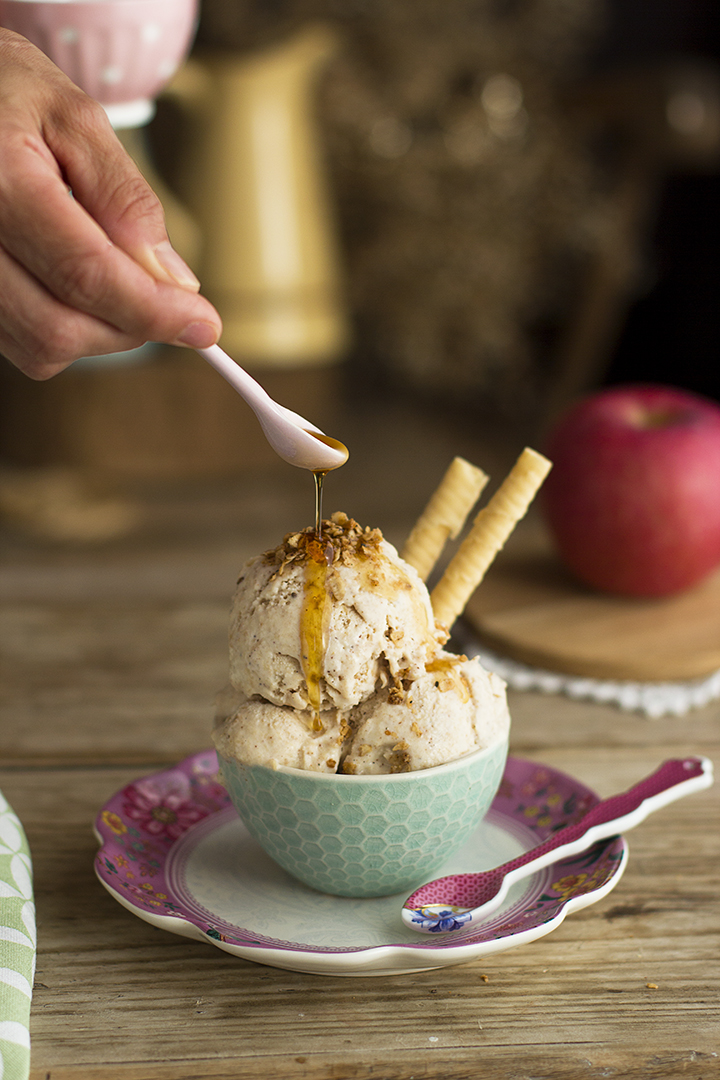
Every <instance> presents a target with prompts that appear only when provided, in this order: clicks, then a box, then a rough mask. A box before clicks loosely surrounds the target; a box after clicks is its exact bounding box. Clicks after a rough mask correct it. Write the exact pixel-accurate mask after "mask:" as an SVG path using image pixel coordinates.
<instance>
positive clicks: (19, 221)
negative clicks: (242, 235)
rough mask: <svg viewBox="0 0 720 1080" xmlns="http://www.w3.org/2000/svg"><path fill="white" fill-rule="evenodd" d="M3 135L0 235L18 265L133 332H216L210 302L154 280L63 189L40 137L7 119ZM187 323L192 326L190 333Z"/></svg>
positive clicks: (203, 336) (158, 336) (193, 338)
mask: <svg viewBox="0 0 720 1080" xmlns="http://www.w3.org/2000/svg"><path fill="white" fill-rule="evenodd" d="M87 101H88V102H89V101H90V99H87ZM90 106H91V108H90V109H87V108H86V110H85V115H87V112H88V111H90V112H92V111H93V109H94V103H92V102H90ZM76 112H78V113H79V114H82V110H76ZM80 130H81V131H82V130H83V129H82V127H81V128H80ZM2 135H3V144H4V147H3V162H2V176H1V177H0V239H1V240H2V244H3V247H4V248H5V249H6V251H7V252H8V253H9V254H10V255H11V256H12V257H13V258H14V259H15V260H16V261H17V262H18V263H20V265H22V266H24V267H25V268H26V269H27V270H28V271H29V272H30V273H31V274H32V275H33V276H34V277H36V278H37V279H38V280H39V281H40V282H41V283H42V284H43V285H45V287H46V288H47V289H48V291H49V292H50V293H51V294H52V295H53V296H55V297H56V298H57V299H58V300H60V301H62V302H63V303H64V304H66V305H68V306H69V307H73V308H77V309H78V310H80V311H82V312H85V313H86V314H88V315H93V316H94V317H95V318H97V319H100V320H102V321H105V322H107V323H109V324H110V325H111V326H114V327H115V328H116V329H118V330H121V331H123V332H124V333H126V334H129V335H131V336H137V335H141V336H143V337H144V338H145V339H147V340H154V341H178V340H179V341H182V342H185V343H187V344H190V345H196V346H206V345H209V344H213V343H214V341H216V340H217V337H218V336H219V332H220V318H219V316H218V314H217V312H216V311H215V309H214V308H213V307H212V305H211V304H210V303H209V302H208V301H207V300H205V299H204V298H203V297H201V296H199V295H197V294H195V293H194V292H191V291H189V290H188V289H187V288H181V287H178V286H177V285H176V284H172V285H170V284H166V283H165V282H162V281H158V280H157V279H156V278H154V277H152V276H151V275H150V274H148V272H147V271H146V270H145V269H144V268H143V267H141V266H140V265H139V264H138V263H137V262H136V261H135V260H134V259H133V258H131V257H130V256H129V255H128V254H127V253H126V252H125V251H123V250H122V249H121V248H119V247H117V246H116V245H115V244H114V243H113V242H112V240H111V239H110V237H109V236H108V235H107V234H106V232H105V231H104V230H103V229H102V228H101V227H100V225H99V224H98V223H97V222H96V221H95V220H94V219H93V218H92V216H91V215H90V214H89V213H88V212H87V210H86V209H85V208H84V207H83V206H82V205H81V204H80V203H79V202H78V201H77V200H76V199H74V198H71V197H70V196H69V194H68V190H67V186H66V184H65V182H64V180H63V178H62V176H61V175H60V173H59V169H58V167H57V165H56V164H55V162H54V161H52V160H50V159H49V155H48V150H47V146H46V145H45V144H44V143H42V142H41V140H40V139H39V138H38V137H33V136H32V135H28V133H27V131H26V130H23V129H22V127H20V126H19V125H18V124H17V123H16V124H15V125H9V124H8V123H7V122H5V125H4V129H3V132H2ZM131 183H132V181H126V186H127V188H128V202H131V201H132V199H133V198H134V196H133V194H132V193H131V191H130V184H131ZM143 197H144V196H143ZM189 326H192V327H193V328H194V330H193V332H192V333H191V334H190V338H189V339H188V335H187V334H186V333H185V330H186V328H187V327H189ZM203 327H204V330H202V329H200V328H203Z"/></svg>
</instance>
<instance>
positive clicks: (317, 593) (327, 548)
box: [264, 513, 382, 731]
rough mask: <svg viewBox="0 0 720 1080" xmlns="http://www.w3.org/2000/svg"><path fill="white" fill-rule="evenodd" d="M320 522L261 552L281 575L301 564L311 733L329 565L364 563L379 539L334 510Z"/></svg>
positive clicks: (317, 725)
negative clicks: (302, 566) (329, 516)
mask: <svg viewBox="0 0 720 1080" xmlns="http://www.w3.org/2000/svg"><path fill="white" fill-rule="evenodd" d="M321 524H322V529H321V531H319V530H316V529H314V528H312V527H308V528H307V529H304V530H303V531H302V532H299V533H288V535H287V536H286V537H285V538H284V540H283V542H282V544H281V545H280V546H279V547H277V548H274V549H273V550H272V551H266V552H265V555H264V558H265V559H266V560H267V561H268V562H270V563H272V564H274V565H276V566H277V570H276V571H275V574H277V575H281V574H282V573H283V571H284V569H285V567H286V566H288V565H290V564H291V563H294V562H297V561H302V562H303V563H304V564H305V596H304V603H303V606H302V611H301V615H300V655H301V658H302V670H303V675H304V676H305V683H306V685H307V694H308V704H309V705H310V708H311V710H312V713H313V720H312V730H313V731H322V730H323V726H322V721H321V719H320V706H321V702H322V679H323V675H324V666H325V650H326V646H327V633H328V626H329V622H330V615H331V610H332V604H331V598H330V596H329V592H328V572H329V570H330V568H331V567H332V566H333V564H334V563H341V564H345V565H348V564H350V563H351V562H356V561H357V560H358V559H360V560H362V561H367V563H368V565H369V563H370V562H371V557H372V555H373V554H375V553H376V552H377V551H378V549H379V545H380V544H381V543H382V533H381V532H380V530H379V529H371V528H369V527H365V528H363V527H362V525H358V523H357V522H356V521H353V520H352V518H349V517H348V516H347V514H343V513H336V514H333V516H332V518H330V519H329V520H328V519H325V520H324V521H322V523H321ZM368 572H369V570H368ZM273 576H274V575H273Z"/></svg>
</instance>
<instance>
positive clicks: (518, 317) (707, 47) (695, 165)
mask: <svg viewBox="0 0 720 1080" xmlns="http://www.w3.org/2000/svg"><path fill="white" fill-rule="evenodd" d="M719 36H720V35H719V14H718V7H717V4H715V3H714V2H712V0H693V3H687V2H685V0H662V2H661V0H658V2H656V3H654V4H653V5H647V4H645V3H643V2H642V0H454V2H453V3H452V4H447V3H445V2H443V0H413V2H410V0H342V2H340V0H263V2H260V0H202V5H201V8H200V12H199V26H198V33H197V38H196V40H195V44H194V47H193V50H192V55H191V56H190V59H189V61H188V62H187V63H186V64H184V65H183V66H182V67H181V69H180V70H179V72H178V73H177V75H176V76H175V78H174V79H173V80H172V82H171V83H170V84H169V86H168V87H167V89H166V90H165V91H164V92H163V93H162V94H161V96H160V97H159V99H158V101H157V111H156V113H155V115H154V117H153V118H152V120H150V122H149V123H147V124H144V125H141V126H138V127H134V128H127V129H123V128H122V127H120V129H119V130H118V134H119V135H120V137H121V138H122V139H123V141H124V142H125V144H126V146H127V147H128V149H129V150H130V152H131V153H133V155H134V156H135V157H136V160H138V163H139V164H140V165H141V167H142V168H143V170H144V171H145V172H146V175H148V178H149V179H150V180H151V182H152V183H153V184H155V186H156V188H157V190H158V191H159V193H160V194H161V196H162V198H163V201H164V203H165V206H166V211H167V215H168V223H169V229H170V232H171V237H172V239H173V241H174V243H175V244H176V246H177V247H178V249H179V250H180V251H181V253H182V254H183V255H184V256H185V257H186V258H187V260H188V261H189V262H190V264H191V265H192V266H193V268H194V269H195V271H196V273H197V274H198V276H199V277H200V279H201V281H202V282H203V291H204V292H205V293H206V294H207V295H208V296H209V298H210V299H211V300H212V301H213V302H214V303H215V304H216V305H217V306H218V308H219V310H220V312H221V314H222V315H223V319H224V323H225V336H224V337H223V339H222V342H221V344H222V345H223V346H224V347H225V348H226V350H227V351H228V352H230V354H231V355H232V356H233V357H234V358H235V359H236V360H237V361H238V362H240V363H242V364H243V365H244V366H246V367H247V368H248V369H249V370H250V371H251V372H252V373H253V374H254V375H255V376H256V377H257V378H258V379H259V380H260V381H261V382H262V383H263V384H264V385H265V386H266V388H267V389H268V391H269V392H270V393H271V394H273V395H274V396H276V397H277V399H278V400H279V401H281V402H282V403H283V404H285V405H287V406H288V407H290V408H293V409H295V410H296V411H298V412H300V413H302V414H303V415H305V416H307V417H308V419H310V420H312V421H313V422H315V423H316V424H318V425H319V426H320V427H322V428H323V429H324V430H326V431H327V432H328V433H329V434H332V435H334V436H336V437H338V438H340V439H343V440H344V441H345V442H347V443H348V445H349V446H350V449H351V455H352V456H351V459H350V463H349V464H348V466H347V467H346V468H344V469H343V470H341V472H340V473H338V474H337V477H333V478H332V481H329V489H330V491H331V496H330V499H331V505H329V506H328V507H327V509H328V510H332V509H334V508H338V507H342V508H343V509H345V510H347V511H348V512H349V513H351V514H352V515H353V516H355V517H358V518H360V519H361V520H364V521H368V522H369V523H371V524H379V525H381V526H382V527H384V528H385V530H386V531H387V532H388V534H389V535H390V538H391V539H394V540H396V541H399V540H401V539H402V536H401V534H402V532H403V531H404V530H405V529H406V527H407V525H408V523H411V521H412V519H413V515H415V514H416V513H417V512H418V511H419V509H420V508H421V506H422V505H423V504H424V501H425V500H426V498H427V497H428V495H429V494H430V492H431V490H432V488H433V486H434V483H435V482H436V480H437V479H439V477H440V475H441V474H442V472H443V471H444V469H445V467H446V465H447V463H448V461H449V459H450V458H451V457H452V456H453V455H454V454H455V453H465V454H466V456H468V457H470V458H471V460H476V461H477V463H478V464H480V465H481V466H482V467H483V468H487V469H488V471H491V470H493V469H497V470H498V478H500V477H501V475H502V470H504V469H505V468H506V465H507V463H509V461H510V460H512V458H513V457H514V455H515V453H516V452H517V449H518V447H519V446H520V445H522V443H523V442H528V441H529V442H532V443H533V445H541V443H542V433H543V431H544V429H545V428H546V426H547V424H548V423H549V422H550V420H551V419H552V418H553V417H554V416H555V415H556V414H557V412H558V411H559V410H560V409H562V408H563V407H564V406H565V405H566V404H567V403H568V402H570V401H571V400H573V399H574V398H575V397H577V396H578V395H579V394H581V393H584V392H586V391H588V390H591V389H593V388H595V387H597V386H601V385H604V384H606V383H614V382H624V381H635V380H652V381H661V382H668V383H672V384H675V385H677V386H681V387H685V388H687V389H691V390H695V391H698V392H700V393H704V394H707V395H709V396H711V397H714V398H720V375H719V374H718V370H719V369H718V363H717V360H718V344H719V341H720V332H719V327H718V306H719V305H718V303H717V300H716V297H715V291H716V282H717V280H718V265H717V263H718V250H719V249H720V244H719V243H718V241H719V239H720V238H719V237H718V209H717V208H718V180H719V174H720V78H719V74H718V72H719V70H720V69H719V68H718V62H719V60H720V58H719V56H718V49H719V45H720V42H719ZM136 352H137V351H136ZM0 381H1V386H0V390H1V398H0V513H1V514H2V520H3V522H4V526H5V528H6V529H7V530H8V536H9V537H10V539H9V540H7V542H8V543H10V545H11V547H13V546H14V545H15V544H16V543H17V542H19V541H20V540H21V538H23V537H24V538H27V537H35V538H36V540H37V539H44V540H50V541H55V542H61V543H74V542H80V543H97V542H107V541H108V540H113V539H114V538H118V537H124V536H131V535H133V534H134V533H136V532H137V530H138V529H140V531H142V530H143V529H144V530H145V535H150V534H152V533H153V529H155V531H156V533H157V535H160V534H161V533H162V534H163V535H166V534H167V531H168V530H171V529H172V528H173V526H172V524H171V523H172V521H176V522H177V520H179V519H178V518H177V513H178V511H177V509H175V510H172V509H171V507H177V505H178V502H177V501H178V500H179V499H185V500H187V499H190V501H191V502H192V500H193V499H195V500H196V515H195V518H194V520H195V521H196V525H195V526H193V528H195V529H196V530H200V531H202V530H203V529H212V528H215V529H217V528H233V529H235V528H238V527H239V525H238V521H239V519H240V518H241V517H242V519H243V521H247V520H248V519H249V518H251V517H252V516H253V515H255V521H256V522H257V521H258V520H263V519H262V509H261V508H262V506H265V507H266V517H267V518H268V533H269V532H270V531H271V528H272V529H273V530H274V529H277V528H283V527H284V526H285V525H286V524H287V527H288V528H296V527H297V526H298V524H299V523H298V520H297V518H295V519H294V520H292V518H293V515H294V514H299V513H302V514H303V516H304V517H307V518H308V520H309V516H310V507H311V494H310V482H309V478H304V477H300V476H298V475H297V473H296V470H292V469H288V467H287V466H285V465H283V464H282V463H279V462H277V461H276V460H275V459H274V458H273V455H272V451H270V450H269V448H268V447H267V445H266V444H265V442H264V439H263V438H262V435H261V433H260V429H259V427H258V425H257V423H256V421H255V419H254V417H253V416H252V414H251V413H250V412H249V410H248V409H247V408H246V406H245V405H244V403H243V402H241V401H240V399H239V398H238V397H237V395H235V394H234V392H233V391H232V390H231V389H230V388H229V387H228V386H227V385H226V384H225V383H224V382H223V381H222V380H221V379H220V378H219V377H218V376H217V375H216V374H215V373H214V372H212V371H211V370H210V369H209V368H207V367H206V365H204V364H203V362H202V360H200V359H199V358H197V357H195V356H194V355H193V356H191V355H189V354H188V353H187V352H186V351H183V350H172V349H167V348H159V347H152V346H149V347H147V348H146V349H144V350H141V351H140V352H139V353H137V355H135V354H130V355H124V356H123V355H121V356H116V357H111V358H94V359H92V358H91V359H89V360H83V361H80V362H79V363H78V364H76V365H73V367H72V368H71V369H69V370H68V371H67V372H65V373H63V374H61V375H60V376H58V377H56V378H55V379H53V380H51V381H50V382H49V383H45V384H37V383H32V382H31V381H30V380H28V379H26V378H25V377H23V376H21V375H20V374H19V373H18V372H16V371H15V370H14V369H13V368H12V367H11V366H10V365H9V364H7V363H4V364H3V366H2V374H1V379H0ZM270 475H271V476H272V481H271V488H270V490H271V491H272V496H271V495H270V494H269V491H268V488H267V479H266V478H267V477H268V476H270ZM306 481H307V482H306ZM213 485H214V486H213ZM250 488H252V490H253V491H255V495H254V496H253V499H254V500H255V501H253V499H250V501H249V502H248V501H247V499H248V498H250V496H249V495H248V491H249V490H250ZM306 489H307V490H306ZM301 491H302V494H300V492H301ZM213 492H215V494H212V493H213ZM241 494H242V498H241V497H240V495H241ZM242 499H245V500H246V501H245V502H243V501H242ZM198 500H199V501H198ZM213 500H214V501H213ZM268 500H270V501H271V502H272V507H273V509H272V512H271V511H270V510H267V506H268V505H269V504H268ZM296 500H297V502H296ZM306 504H307V511H304V510H303V511H300V510H299V507H300V506H302V507H303V508H304V507H305V506H306ZM279 505H282V506H283V507H286V508H287V513H284V512H283V513H278V512H277V507H278V506H279ZM211 506H213V507H214V510H211V509H210V507H211ZM162 507H165V510H164V511H163V510H162ZM233 507H234V509H233ZM291 507H292V509H290V508H291ZM259 508H260V509H259ZM163 514H164V515H165V516H164V517H163ZM173 514H175V515H176V516H175V517H173ZM213 515H214V516H213ZM286 518H287V521H286V520H285V519H286ZM161 519H162V522H163V523H164V524H160V522H161ZM140 520H142V522H143V525H142V526H140V525H139V522H140ZM153 521H154V522H155V525H152V524H151V523H152V522H153ZM213 523H214V524H213ZM188 528H190V526H188ZM148 530H149V533H148ZM190 531H191V532H192V528H191V529H190ZM260 532H261V534H262V530H260ZM394 534H397V535H394ZM276 536H277V533H276V532H275V533H274V534H273V535H272V536H270V535H268V543H274V542H275V539H276ZM256 539H257V543H256V546H261V545H262V543H264V537H263V536H262V535H261V536H260V537H257V538H256ZM254 549H255V548H253V550H254Z"/></svg>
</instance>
